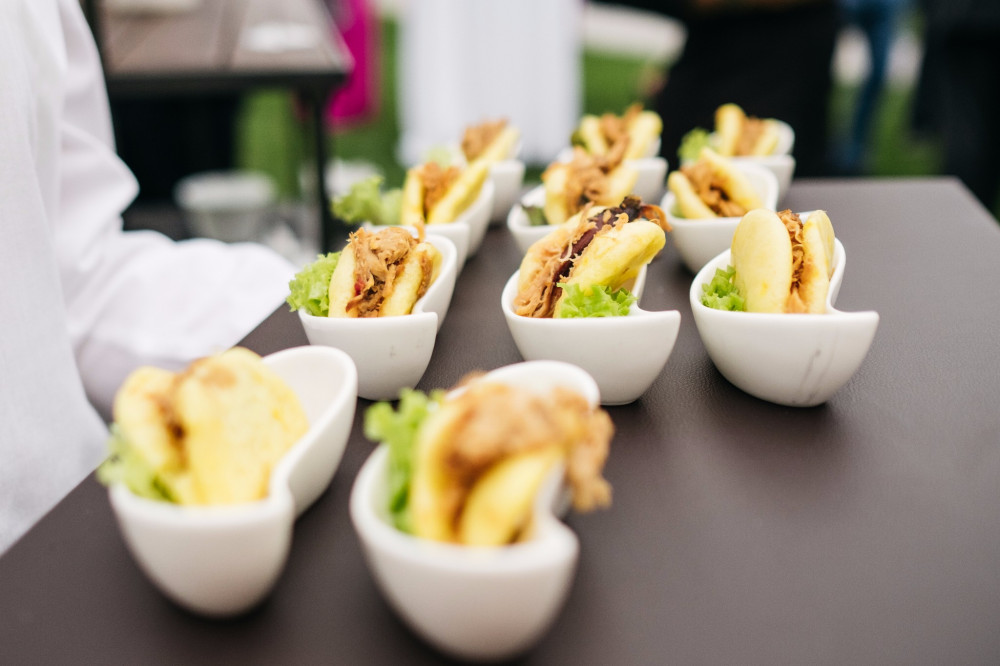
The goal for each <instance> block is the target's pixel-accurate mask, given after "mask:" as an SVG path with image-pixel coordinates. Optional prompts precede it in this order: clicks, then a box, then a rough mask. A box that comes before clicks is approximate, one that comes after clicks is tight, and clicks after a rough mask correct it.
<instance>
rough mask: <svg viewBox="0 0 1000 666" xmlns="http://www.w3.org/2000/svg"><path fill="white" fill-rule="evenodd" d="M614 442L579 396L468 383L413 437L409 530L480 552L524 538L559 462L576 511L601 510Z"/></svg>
mask: <svg viewBox="0 0 1000 666" xmlns="http://www.w3.org/2000/svg"><path fill="white" fill-rule="evenodd" d="M613 434H614V426H613V425H612V423H611V419H610V417H609V416H608V414H607V412H605V411H603V410H601V409H594V408H592V407H591V406H590V405H589V404H588V403H587V401H586V400H585V399H584V398H583V396H581V395H580V394H578V393H576V392H575V391H571V390H568V389H564V388H556V389H554V390H553V391H551V392H549V393H536V392H534V391H528V390H525V389H523V388H516V387H512V386H509V385H506V384H501V383H496V382H489V381H485V380H472V381H471V382H469V383H468V384H467V385H466V386H465V387H464V388H463V389H462V391H461V392H460V393H458V394H457V395H454V396H453V397H446V398H445V399H444V400H443V401H442V402H441V403H440V404H438V405H437V407H436V409H433V410H431V411H430V413H429V415H428V416H426V418H425V419H424V420H423V421H422V422H421V423H420V425H419V428H418V430H417V431H416V434H415V438H414V442H413V449H412V458H411V460H412V465H411V477H410V483H409V491H408V511H409V513H410V518H409V524H410V531H411V532H412V533H413V534H414V535H416V536H418V537H422V538H426V539H433V540H436V541H445V542H452V543H459V544H464V545H476V546H499V545H504V544H509V543H512V542H516V541H520V540H525V539H527V538H530V536H531V530H532V520H531V519H532V515H533V508H534V504H535V498H536V495H537V493H538V490H539V488H540V487H541V485H542V483H543V481H544V480H545V478H546V477H547V476H548V474H549V473H550V471H551V470H552V469H553V468H554V466H555V465H557V464H559V463H562V464H564V465H565V479H566V481H567V484H568V486H569V488H570V490H571V492H572V499H573V506H574V508H575V509H576V510H578V511H590V510H592V509H595V508H598V507H603V506H606V505H608V504H609V503H610V501H611V487H610V485H609V484H608V482H607V481H606V480H605V479H604V478H603V477H602V470H603V467H604V462H605V460H606V459H607V456H608V449H609V444H610V442H611V438H612V436H613Z"/></svg>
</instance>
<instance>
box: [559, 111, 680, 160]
mask: <svg viewBox="0 0 1000 666" xmlns="http://www.w3.org/2000/svg"><path fill="white" fill-rule="evenodd" d="M661 132H663V120H662V119H661V118H660V116H659V115H658V114H656V113H654V112H652V111H644V110H643V108H642V105H641V104H633V105H632V106H630V107H629V108H628V109H626V111H625V113H624V114H622V115H621V116H617V115H615V114H613V113H605V114H604V115H602V116H595V115H590V114H588V115H585V116H583V117H582V118H581V119H580V124H579V125H578V126H577V129H576V132H575V133H574V142H575V143H578V144H579V145H581V146H582V147H583V148H584V150H586V151H587V152H588V153H590V154H591V155H606V154H608V153H610V152H611V151H612V149H613V148H614V147H615V146H616V145H617V144H618V143H619V142H624V143H625V144H626V146H625V147H624V148H623V149H622V150H623V159H626V160H632V159H637V158H640V157H645V156H646V155H647V154H648V153H649V151H650V148H651V147H652V145H653V144H654V143H655V142H656V140H657V139H658V138H659V137H660V133H661Z"/></svg>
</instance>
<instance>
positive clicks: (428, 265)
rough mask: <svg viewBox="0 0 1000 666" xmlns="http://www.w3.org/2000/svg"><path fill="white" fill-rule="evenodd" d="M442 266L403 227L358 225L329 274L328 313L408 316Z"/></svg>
mask: <svg viewBox="0 0 1000 666" xmlns="http://www.w3.org/2000/svg"><path fill="white" fill-rule="evenodd" d="M440 269H441V253H440V252H439V251H438V249H437V248H436V247H434V246H433V245H432V244H430V243H427V242H421V241H418V240H417V239H416V238H414V237H413V235H412V234H410V232H409V231H407V230H406V229H403V228H402V227H385V228H382V229H379V230H378V231H375V232H372V231H368V230H366V229H358V230H357V231H355V232H354V233H352V234H351V235H350V241H349V242H348V244H347V247H345V248H344V249H343V251H342V252H341V254H340V260H339V261H338V262H337V267H336V268H335V269H334V271H333V276H332V277H331V278H330V290H329V296H330V311H329V316H330V317H392V316H397V315H405V314H409V313H410V312H411V311H412V310H413V305H414V304H415V303H416V302H417V301H418V300H419V299H420V297H421V296H423V295H424V294H425V293H426V292H427V288H428V287H429V286H430V285H431V283H433V282H434V280H435V279H436V278H437V276H438V273H439V272H440Z"/></svg>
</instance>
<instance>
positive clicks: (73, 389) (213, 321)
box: [0, 0, 294, 552]
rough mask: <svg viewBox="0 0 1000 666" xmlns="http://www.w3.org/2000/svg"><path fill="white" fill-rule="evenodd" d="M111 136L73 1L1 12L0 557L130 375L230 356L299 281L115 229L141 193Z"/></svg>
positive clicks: (83, 454)
mask: <svg viewBox="0 0 1000 666" xmlns="http://www.w3.org/2000/svg"><path fill="white" fill-rule="evenodd" d="M150 131H155V128H150ZM112 136H113V135H112V129H111V122H110V114H109V111H108V101H107V94H106V91H105V87H104V81H103V78H102V72H101V68H100V62H99V58H98V55H97V51H96V48H95V45H94V42H93V38H92V35H91V33H90V30H89V27H88V25H87V23H86V20H85V19H84V17H83V14H82V12H81V10H80V6H79V2H78V0H0V552H2V551H3V550H4V549H6V548H7V547H8V546H9V545H10V544H11V543H12V542H13V541H14V540H15V539H16V538H17V537H19V536H20V535H21V534H22V533H23V532H24V531H25V530H27V528H28V527H30V526H31V524H32V523H33V522H34V521H36V520H37V519H38V518H39V517H40V516H41V515H42V514H43V513H44V512H46V511H47V510H48V509H50V508H51V507H52V506H53V505H54V504H55V503H56V502H57V501H58V500H59V499H60V498H61V497H62V496H63V495H65V494H66V493H67V492H68V491H69V490H71V489H72V488H73V487H74V486H75V485H76V484H77V483H78V482H80V481H81V479H83V478H84V477H86V475H87V474H88V473H89V472H91V471H92V470H93V469H94V467H95V466H96V465H97V463H99V462H100V460H101V459H102V458H103V457H104V454H105V441H106V439H107V431H106V428H105V425H104V419H102V418H101V416H100V415H99V414H100V413H104V414H107V413H108V409H109V405H110V403H111V400H112V397H113V395H114V392H115V391H116V390H117V388H118V386H119V385H120V384H121V382H122V381H123V379H124V378H125V376H126V375H127V374H128V373H129V372H130V371H131V370H132V369H134V368H135V367H137V366H138V365H141V364H152V365H157V366H160V367H165V368H171V369H176V368H179V367H182V366H183V365H185V364H187V363H188V362H190V361H191V360H192V359H194V358H196V357H198V356H203V355H205V354H207V353H211V352H213V351H218V350H221V349H224V348H226V347H229V346H231V345H233V344H234V343H235V342H237V341H238V340H239V339H240V338H241V337H242V336H243V335H245V334H246V333H247V332H248V331H249V330H251V329H252V328H253V327H254V325H256V324H257V323H258V322H260V321H261V320H262V319H264V318H265V317H266V316H267V315H268V314H269V313H271V312H272V311H273V310H274V309H275V308H276V307H277V306H278V305H280V303H281V301H282V299H283V298H284V296H285V295H286V293H287V285H288V280H289V279H290V278H291V276H292V274H293V273H294V267H293V266H291V265H290V264H288V263H287V262H286V261H285V260H284V259H282V258H280V257H279V256H278V255H276V254H275V253H273V252H271V251H270V250H268V249H267V248H265V247H263V246H260V245H255V244H243V245H225V244H223V243H220V242H218V241H213V240H208V239H197V240H191V241H184V242H180V243H175V242H173V241H171V240H170V239H168V238H166V237H164V236H162V235H160V234H157V233H154V232H150V231H134V232H124V231H122V222H121V217H120V214H121V211H122V210H123V209H124V208H125V206H126V205H127V204H128V203H129V202H130V201H131V200H132V198H133V197H134V196H135V194H136V191H137V187H136V183H135V179H134V178H133V177H132V175H131V174H130V173H129V171H128V169H127V168H126V167H125V166H124V164H123V163H122V162H121V161H120V160H119V159H118V158H117V156H116V155H115V152H114V146H113V138H112ZM95 406H96V409H95ZM98 410H100V411H98Z"/></svg>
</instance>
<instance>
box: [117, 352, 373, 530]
mask: <svg viewBox="0 0 1000 666" xmlns="http://www.w3.org/2000/svg"><path fill="white" fill-rule="evenodd" d="M305 354H314V355H326V356H329V357H330V358H331V359H336V363H337V364H338V365H339V366H340V368H341V370H343V371H344V372H345V374H346V375H347V376H348V377H353V378H354V381H353V382H352V381H345V382H344V383H343V384H341V386H340V387H339V389H338V390H337V393H336V395H335V397H334V398H333V399H332V400H330V402H329V404H328V405H327V406H326V408H325V409H324V410H323V412H322V413H321V414H320V416H319V417H318V418H316V419H314V420H313V421H312V422H311V423H310V424H309V430H308V431H306V433H305V434H304V435H303V436H302V437H301V438H300V439H299V440H298V441H297V442H296V443H295V444H293V445H292V447H291V448H290V449H289V450H288V451H287V452H286V453H285V455H284V456H282V458H281V460H280V461H279V462H278V464H277V465H275V467H274V470H273V471H272V472H271V478H270V480H269V483H268V494H267V496H265V497H263V498H261V499H259V500H256V501H252V502H244V503H241V504H233V505H225V506H193V505H181V504H174V503H172V502H164V501H160V500H154V499H150V498H146V497H140V496H138V495H136V494H135V493H133V492H132V491H131V490H129V489H128V487H126V486H125V484H123V483H115V484H112V486H111V487H110V488H109V489H108V490H109V494H110V496H111V498H112V504H113V505H114V506H115V507H116V508H123V509H127V510H128V511H129V512H130V513H131V514H132V515H133V516H135V517H141V519H142V520H144V521H147V522H148V524H153V525H160V526H171V527H179V526H180V527H188V528H190V529H192V530H197V529H206V528H212V527H217V526H221V525H241V524H248V523H253V522H258V521H259V520H260V518H261V517H262V516H265V515H268V514H273V513H276V512H280V511H282V510H283V505H284V504H286V503H289V502H291V503H292V504H293V505H294V503H295V500H294V497H293V496H292V491H291V488H290V487H289V477H290V475H291V473H292V471H293V470H294V469H295V467H296V465H297V463H298V462H299V461H300V460H301V459H302V458H303V456H304V455H305V453H306V451H308V450H309V449H310V448H311V447H312V446H314V445H315V444H316V442H317V439H318V437H319V434H320V433H321V432H323V431H325V430H326V429H327V428H328V427H329V426H330V424H331V422H332V421H334V420H335V419H336V418H337V417H338V416H339V415H341V414H342V412H343V410H344V408H345V406H347V402H348V401H349V400H355V399H356V396H355V391H356V389H355V388H354V387H356V386H357V379H356V377H357V374H356V370H355V368H354V362H353V361H352V360H351V358H350V357H349V356H348V355H347V354H346V353H345V352H342V351H341V350H339V349H335V348H332V347H313V346H311V345H303V346H301V347H291V348H289V349H283V350H281V351H278V352H275V353H273V354H268V355H267V356H264V357H263V358H264V362H265V363H267V364H268V365H273V364H275V363H280V362H281V361H282V360H284V359H287V358H291V357H292V356H293V355H305ZM351 413H352V415H353V410H352V412H351ZM345 445H346V442H345ZM338 466H339V462H338ZM334 473H336V470H334ZM307 507H308V505H305V506H301V507H297V509H296V510H297V513H301V512H302V511H304V510H305V509H306V508H307Z"/></svg>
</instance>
